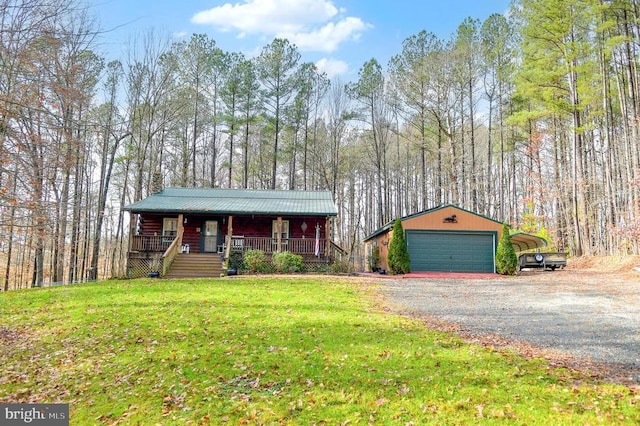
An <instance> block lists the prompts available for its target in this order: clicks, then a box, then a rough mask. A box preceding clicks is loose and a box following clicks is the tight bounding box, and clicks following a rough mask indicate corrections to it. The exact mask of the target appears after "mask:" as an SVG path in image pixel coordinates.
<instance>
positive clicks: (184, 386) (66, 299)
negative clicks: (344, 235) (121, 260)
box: [0, 276, 640, 425]
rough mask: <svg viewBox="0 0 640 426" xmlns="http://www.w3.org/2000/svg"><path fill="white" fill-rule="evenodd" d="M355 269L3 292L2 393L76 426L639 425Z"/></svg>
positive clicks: (633, 406) (576, 384)
mask: <svg viewBox="0 0 640 426" xmlns="http://www.w3.org/2000/svg"><path fill="white" fill-rule="evenodd" d="M372 285H373V284H367V283H366V282H365V281H362V280H361V279H355V278H337V277H332V276H323V277H304V276H295V277H293V276H292V277H286V276H285V277H238V278H234V279H228V278H227V279H224V278H223V279H213V280H211V279H208V280H205V279H202V280H151V279H140V280H130V281H107V282H102V283H95V284H87V285H78V286H70V287H58V288H49V289H37V290H25V291H14V292H7V293H3V294H0V312H2V325H0V344H1V345H2V351H0V364H1V365H2V370H1V373H0V402H34V403H35V402H38V403H45V402H46V403H52V402H63V403H69V404H70V408H71V423H72V424H80V425H82V424H114V423H122V424H176V423H180V424H207V423H216V424H217V423H220V422H229V423H230V424H237V423H250V424H322V423H332V424H333V423H347V422H348V423H353V424H367V423H373V424H422V423H441V424H465V423H470V422H475V423H478V422H482V423H499V422H501V421H508V422H509V423H515V424H559V423H560V424H595V423H607V424H611V423H614V424H637V423H639V422H640V410H639V409H638V408H639V405H640V395H638V393H637V391H634V390H633V389H631V388H627V387H624V386H618V385H610V384H601V383H595V382H593V381H591V380H590V379H589V378H588V377H586V376H584V377H582V376H579V375H577V373H575V372H569V371H566V370H558V369H552V368H549V367H548V366H547V364H546V363H545V361H543V360H539V359H538V360H536V359H534V360H524V359H522V358H520V357H519V356H518V355H516V354H515V353H514V352H510V351H502V350H500V351H497V350H492V349H491V348H483V347H481V346H477V345H470V344H466V343H464V342H462V341H461V340H460V339H459V338H458V337H456V336H453V335H449V334H445V333H441V332H436V331H432V330H428V329H427V328H425V327H424V325H423V324H422V323H421V322H420V321H418V320H414V319H410V318H405V317H402V316H398V315H394V314H389V313H386V312H384V311H383V310H381V309H379V308H380V307H379V306H378V305H377V304H376V302H375V297H374V296H373V292H372V291H371V290H372V287H370V286H372Z"/></svg>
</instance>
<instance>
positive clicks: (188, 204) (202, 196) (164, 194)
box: [123, 188, 338, 216]
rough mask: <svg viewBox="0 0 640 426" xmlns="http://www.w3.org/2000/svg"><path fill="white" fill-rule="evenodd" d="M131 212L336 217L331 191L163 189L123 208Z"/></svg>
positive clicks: (336, 212) (336, 211)
mask: <svg viewBox="0 0 640 426" xmlns="http://www.w3.org/2000/svg"><path fill="white" fill-rule="evenodd" d="M123 210H128V211H131V212H134V213H209V214H211V213H215V214H271V215H276V214H277V215H306V216H337V214H338V209H337V207H336V205H335V203H334V202H333V197H332V195H331V192H330V191H281V190H258V189H222V188H165V189H164V190H163V191H161V192H158V193H156V194H152V195H150V196H149V197H147V198H145V199H143V200H140V201H138V202H135V203H133V204H130V205H128V206H126V207H124V208H123Z"/></svg>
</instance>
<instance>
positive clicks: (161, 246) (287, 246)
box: [131, 235, 343, 267]
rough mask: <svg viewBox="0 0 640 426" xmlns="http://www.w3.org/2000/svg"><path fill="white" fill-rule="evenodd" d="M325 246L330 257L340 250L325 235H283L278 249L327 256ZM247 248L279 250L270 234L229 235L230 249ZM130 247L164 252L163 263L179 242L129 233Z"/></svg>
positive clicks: (177, 248)
mask: <svg viewBox="0 0 640 426" xmlns="http://www.w3.org/2000/svg"><path fill="white" fill-rule="evenodd" d="M327 247H328V248H329V255H330V256H331V257H335V256H336V255H339V254H343V251H342V249H340V248H339V247H338V246H336V245H335V244H334V243H333V242H331V241H327V240H326V239H324V238H321V239H320V240H319V241H318V242H317V244H316V240H315V238H283V239H281V240H280V251H290V252H291V253H296V254H301V255H305V256H314V255H316V253H318V252H319V253H320V256H326V254H327ZM249 249H253V250H262V251H263V252H265V253H276V252H277V251H278V239H277V238H272V237H245V236H243V235H233V236H232V237H231V251H245V250H249ZM225 250H226V243H225V244H224V245H223V246H222V251H225ZM131 251H132V252H156V253H163V255H162V257H163V264H170V263H171V261H173V258H174V257H175V255H176V254H177V253H179V251H180V242H179V241H178V238H177V237H173V236H171V237H169V236H162V235H133V236H131ZM167 267H168V266H167Z"/></svg>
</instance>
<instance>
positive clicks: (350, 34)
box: [191, 0, 370, 52]
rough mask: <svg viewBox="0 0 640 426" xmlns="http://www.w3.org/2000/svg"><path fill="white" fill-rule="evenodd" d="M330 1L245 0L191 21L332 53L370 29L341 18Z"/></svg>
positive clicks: (352, 19) (203, 14)
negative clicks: (281, 39) (286, 40)
mask: <svg viewBox="0 0 640 426" xmlns="http://www.w3.org/2000/svg"><path fill="white" fill-rule="evenodd" d="M344 13H345V10H344V9H342V8H340V9H338V8H337V7H336V6H335V5H334V3H333V1H332V0H244V1H243V2H242V3H233V4H232V3H225V4H223V5H221V6H217V7H214V8H211V9H208V10H204V11H201V12H198V13H196V14H195V15H194V16H193V17H192V18H191V21H192V22H193V23H195V24H201V25H211V26H213V27H215V28H216V29H218V30H220V31H227V32H230V31H235V32H236V33H237V36H238V37H246V36H247V35H250V34H257V35H268V36H277V37H282V38H287V39H288V40H289V41H291V42H292V43H294V44H296V45H297V46H298V47H299V48H300V49H302V50H310V51H323V52H332V51H335V50H336V49H337V48H338V46H339V45H340V44H341V43H343V42H345V41H348V40H356V39H358V38H359V37H360V34H361V33H362V32H363V31H365V30H366V29H367V28H369V27H370V25H369V24H366V23H364V22H363V21H362V20H361V19H360V18H356V17H343V16H342V15H343V14H344Z"/></svg>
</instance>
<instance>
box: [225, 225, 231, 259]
mask: <svg viewBox="0 0 640 426" xmlns="http://www.w3.org/2000/svg"><path fill="white" fill-rule="evenodd" d="M227 221H228V223H229V224H228V225H227V247H225V251H224V258H225V259H229V256H230V255H231V243H232V242H231V237H232V236H233V216H232V215H229V218H228V219H227Z"/></svg>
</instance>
